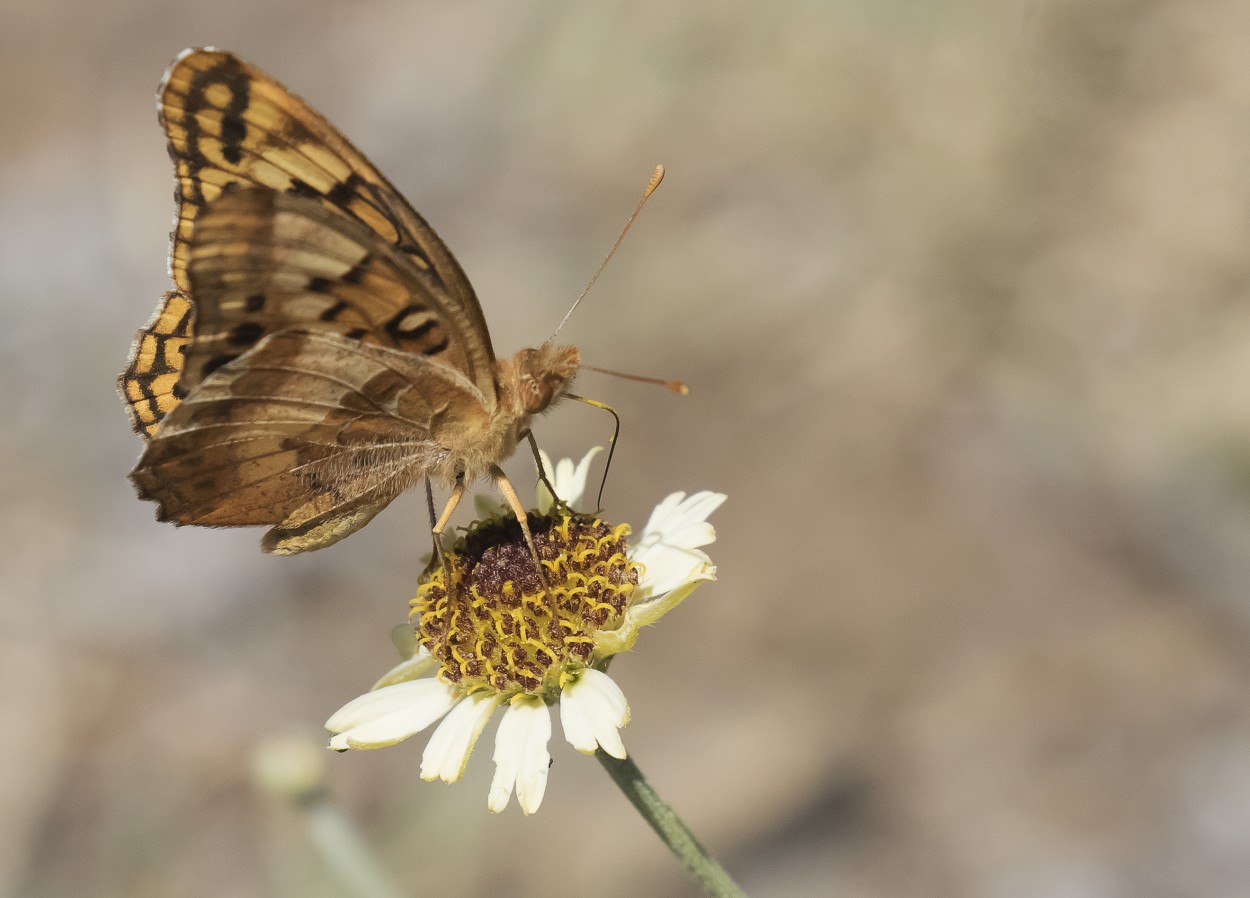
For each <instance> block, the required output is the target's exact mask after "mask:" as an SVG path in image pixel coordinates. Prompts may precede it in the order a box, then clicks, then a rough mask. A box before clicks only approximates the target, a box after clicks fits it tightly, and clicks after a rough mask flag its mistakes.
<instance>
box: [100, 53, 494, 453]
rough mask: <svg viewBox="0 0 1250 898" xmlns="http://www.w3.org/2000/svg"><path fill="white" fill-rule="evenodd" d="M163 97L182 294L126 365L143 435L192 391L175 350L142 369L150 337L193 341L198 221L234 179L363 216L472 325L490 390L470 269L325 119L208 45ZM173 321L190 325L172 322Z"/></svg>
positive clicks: (469, 334) (482, 380) (171, 77)
mask: <svg viewBox="0 0 1250 898" xmlns="http://www.w3.org/2000/svg"><path fill="white" fill-rule="evenodd" d="M158 105H159V110H160V116H161V123H162V125H163V126H164V128H165V132H166V135H167V137H168V139H169V153H170V156H171V158H172V159H173V162H174V169H175V174H176V177H177V189H176V199H177V202H178V213H177V219H176V221H175V224H174V231H173V234H172V247H171V251H170V259H169V268H170V275H171V277H172V278H173V281H174V286H175V287H176V288H177V291H179V292H180V293H181V294H182V298H181V299H179V300H178V301H177V302H174V301H173V300H171V299H168V298H167V300H166V301H165V304H164V305H163V307H162V308H161V309H160V310H158V313H157V315H156V316H155V318H154V319H153V322H152V324H150V325H149V326H148V327H147V328H146V329H145V330H143V331H140V333H139V335H138V338H137V340H136V343H135V347H134V349H133V351H132V357H131V361H130V364H129V365H128V366H127V368H126V370H125V371H124V372H123V373H122V376H121V379H120V386H121V390H122V392H123V395H124V396H125V397H126V400H127V402H128V403H129V407H130V411H131V417H132V423H133V424H134V427H135V429H136V430H137V431H139V432H140V433H141V434H144V435H145V436H151V434H152V432H153V431H154V430H155V428H156V426H157V425H158V424H159V423H160V421H161V418H162V417H163V416H164V415H166V414H168V412H169V411H170V410H171V409H172V408H173V407H174V406H176V405H177V403H178V401H180V398H181V397H180V396H179V393H185V392H186V391H187V390H188V389H189V388H190V384H187V383H180V378H181V374H182V371H183V361H182V359H181V358H180V357H179V355H178V353H177V352H176V351H175V352H166V353H164V354H163V358H162V359H161V360H160V362H161V365H160V366H158V367H156V368H149V367H148V366H147V365H145V363H144V358H143V354H144V353H145V352H148V351H149V349H150V344H151V342H152V340H156V341H173V340H184V341H185V340H192V341H193V340H194V339H195V336H196V330H197V328H198V327H199V323H198V322H197V321H196V318H197V313H196V310H195V306H196V304H198V302H199V297H198V296H196V294H195V288H194V285H193V284H192V283H191V277H190V273H189V269H190V264H191V253H192V245H193V242H194V234H195V230H196V224H197V221H198V219H199V217H200V215H201V214H202V213H203V212H204V210H205V209H206V208H207V207H208V206H209V204H211V203H212V202H213V201H214V200H215V199H217V198H218V197H219V196H220V195H221V193H222V191H223V190H226V189H227V188H229V187H230V186H231V185H250V186H255V187H263V188H267V189H269V190H271V191H276V192H281V193H290V194H295V195H298V196H302V197H306V198H309V199H313V200H315V201H317V202H319V203H321V204H322V205H324V206H325V207H326V208H328V209H330V210H332V211H333V212H334V213H335V214H340V215H343V216H345V217H348V218H351V219H354V220H355V221H357V222H359V223H361V224H362V225H363V226H364V227H365V228H367V229H368V231H369V232H371V233H372V234H374V235H376V238H377V240H378V241H379V242H381V243H384V244H386V245H388V246H390V247H391V248H392V249H393V250H394V251H396V252H398V253H401V254H403V255H404V256H405V257H406V258H407V259H409V260H410V262H411V264H412V266H413V267H414V268H415V269H417V270H419V271H422V272H424V273H425V275H426V279H427V283H428V289H429V292H430V293H431V294H433V299H434V300H437V301H439V302H441V303H442V304H443V305H444V306H446V307H448V308H450V309H454V310H455V311H456V313H457V314H458V315H460V316H463V318H464V319H465V320H466V321H468V322H469V323H470V327H468V328H467V329H466V332H465V334H464V337H463V339H464V354H465V356H466V357H467V358H468V359H470V362H469V363H468V364H469V367H468V368H467V369H464V370H465V373H466V374H467V375H468V376H469V377H470V379H471V380H473V382H474V383H475V384H476V385H477V386H478V389H479V390H481V391H482V392H483V393H484V394H487V395H490V396H492V397H493V393H494V384H493V380H492V377H493V375H492V364H493V362H494V354H493V351H492V348H491V344H490V336H489V333H488V332H487V329H486V323H485V319H484V318H483V316H482V311H481V308H480V306H479V305H478V302H477V299H476V297H475V296H474V293H473V288H472V287H471V286H470V284H469V282H468V279H467V278H466V277H465V275H464V272H463V271H462V270H461V268H460V266H459V264H458V263H457V262H456V260H455V259H454V258H453V257H452V255H451V253H450V252H449V251H448V250H447V248H446V246H444V244H443V242H442V241H441V240H440V239H439V237H438V235H437V234H435V233H434V231H433V230H432V229H431V228H430V227H429V225H427V224H426V223H425V221H424V220H423V219H422V218H421V216H419V215H418V214H417V213H416V212H415V211H414V210H413V209H412V207H411V206H410V205H409V204H408V203H407V202H406V201H405V200H404V199H403V197H402V196H400V194H399V193H398V192H397V191H396V190H395V188H394V187H393V186H392V185H391V184H390V183H389V182H388V181H387V180H386V178H384V177H383V176H382V175H381V174H380V173H379V172H378V171H377V169H375V168H374V167H373V165H372V164H371V163H369V161H368V160H367V159H366V158H365V157H364V156H363V155H362V154H361V153H360V152H359V151H358V150H356V148H355V147H353V146H352V145H351V143H349V142H348V141H347V139H346V138H344V137H343V136H342V135H341V134H340V133H339V132H338V130H337V129H335V128H334V126H333V125H331V124H330V123H329V122H328V121H327V120H326V119H325V118H323V117H322V116H321V115H320V114H319V113H317V112H315V111H314V110H313V109H312V108H311V107H309V106H308V105H307V104H306V103H305V102H304V101H303V100H301V99H300V98H299V97H297V96H296V95H295V94H293V93H291V92H290V91H289V90H287V89H286V88H285V87H283V86H282V85H281V84H279V83H278V82H277V81H275V80H274V79H273V78H270V77H269V76H268V75H266V74H265V73H264V72H262V71H260V70H259V69H257V68H255V67H254V66H251V65H249V64H248V63H246V62H243V61H242V60H240V59H239V58H238V57H236V56H234V55H232V54H230V53H226V52H222V51H218V50H210V49H205V50H187V51H185V52H184V53H183V54H182V55H180V56H179V57H178V59H176V60H175V61H174V64H173V65H172V66H171V67H170V69H169V71H168V72H167V73H166V76H165V80H164V82H163V83H162V85H161V89H160V93H159V104H158ZM184 302H187V303H189V304H190V306H191V309H192V312H191V315H189V316H187V317H186V319H185V320H183V319H182V318H181V317H180V316H176V315H174V314H173V309H174V308H177V307H179V306H180V305H181V304H182V303H184ZM172 323H178V324H179V325H180V326H181V327H182V330H181V331H178V332H174V331H173V330H169V329H167V328H166V325H167V324H172ZM290 323H292V324H300V323H315V322H301V321H298V320H296V321H292V322H290ZM147 338H150V339H147ZM145 344H148V345H147V346H146V347H145ZM166 369H168V370H166ZM154 371H159V373H156V374H154V373H153V372H154ZM171 375H177V377H174V376H171ZM153 377H160V378H162V380H161V382H160V386H161V389H160V391H159V392H153V391H150V390H146V389H145V383H146V381H145V378H147V379H151V378H153ZM171 383H172V384H173V386H169V388H168V389H165V387H166V386H167V385H168V384H171Z"/></svg>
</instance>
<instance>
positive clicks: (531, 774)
mask: <svg viewBox="0 0 1250 898" xmlns="http://www.w3.org/2000/svg"><path fill="white" fill-rule="evenodd" d="M599 451H600V450H599V449H594V450H592V451H591V452H590V453H589V454H588V455H587V456H586V457H585V458H583V459H582V460H581V462H580V463H577V464H574V463H573V462H572V461H571V460H569V459H564V460H562V461H561V462H560V463H559V464H557V465H556V466H555V468H554V476H553V478H552V480H553V483H552V485H553V486H554V488H555V491H556V493H557V494H558V495H559V496H560V497H561V498H562V499H563V503H556V502H555V501H553V499H552V496H551V494H550V493H549V492H548V491H547V490H546V489H545V488H543V487H542V486H541V485H540V487H539V491H538V507H537V509H536V510H535V511H533V512H531V513H530V515H529V526H530V530H531V532H532V534H533V537H534V544H535V547H536V549H537V551H538V555H539V559H540V560H541V562H542V566H543V576H542V578H541V579H540V578H539V577H538V576H537V572H536V570H535V567H534V560H533V556H532V555H531V554H530V550H529V548H528V547H527V546H526V544H525V542H524V540H523V538H522V535H521V528H520V526H519V525H518V524H517V522H516V520H515V519H514V518H513V517H512V515H511V513H510V512H508V511H506V510H503V509H501V508H498V507H492V506H490V505H489V504H488V503H487V504H480V505H479V513H484V514H485V520H483V521H479V522H477V523H475V524H474V525H473V526H472V527H470V528H469V529H468V531H467V532H465V534H464V535H463V536H462V537H460V539H459V540H457V541H456V542H455V544H454V545H452V546H450V547H448V548H446V549H445V550H444V554H445V556H446V564H445V565H443V564H439V563H438V561H437V560H435V561H432V562H431V563H430V565H429V566H428V567H427V568H426V571H425V573H424V574H423V576H422V578H421V583H420V586H419V588H418V591H417V597H416V598H415V599H413V600H412V603H411V604H412V610H411V613H410V615H409V620H410V622H411V623H412V625H413V627H414V629H415V633H416V640H415V642H416V651H415V653H414V654H413V655H412V657H411V658H409V659H408V660H406V661H404V662H402V663H401V664H399V665H398V666H397V667H395V668H393V669H392V670H391V671H389V672H388V673H387V674H386V675H385V676H383V677H382V679H380V680H379V681H378V682H377V683H376V684H374V686H373V689H372V690H371V691H370V692H368V693H366V694H365V695H362V696H360V697H359V698H357V699H355V700H354V701H351V702H348V703H347V704H346V705H344V706H343V707H342V708H341V709H339V711H338V712H337V713H336V714H335V715H334V716H333V717H331V718H330V719H329V720H328V721H326V728H327V729H329V730H330V731H331V732H332V733H334V734H335V735H334V736H333V737H332V738H331V739H330V748H332V749H335V750H337V751H346V750H348V749H363V748H381V747H382V746H386V745H393V744H395V743H396V742H400V741H402V740H404V739H407V738H408V737H409V736H412V735H415V734H416V733H419V732H421V731H422V730H424V729H426V728H427V727H429V726H432V725H433V724H435V723H438V726H437V727H436V728H435V730H434V732H433V734H432V735H431V736H430V740H429V742H428V743H427V744H426V747H425V753H424V754H423V755H422V758H421V777H422V779H426V780H435V779H441V780H443V781H444V782H448V783H451V782H455V781H456V780H458V779H459V778H460V777H461V775H462V774H463V773H464V769H465V766H466V765H467V764H468V760H469V755H470V754H471V753H472V751H473V746H474V745H475V744H476V742H477V739H478V737H479V736H480V735H481V734H482V730H483V729H484V728H485V727H486V724H487V722H488V721H489V720H490V718H491V716H492V715H493V714H494V713H495V711H496V710H498V709H500V708H503V709H504V713H503V716H502V719H501V720H500V722H499V728H498V731H497V733H496V735H495V751H494V761H495V776H494V780H493V781H492V783H491V787H490V795H489V799H488V802H487V804H488V806H489V808H490V810H492V811H495V812H499V811H502V810H503V809H504V808H505V807H507V805H508V802H509V801H510V799H511V797H512V794H513V792H515V793H516V796H517V801H518V802H519V803H520V805H521V810H522V811H524V812H525V813H526V814H532V813H533V812H534V811H536V810H538V807H539V805H540V804H541V803H542V799H543V793H544V791H545V790H546V786H547V770H548V767H549V766H550V763H551V756H550V755H549V754H548V752H547V743H548V742H549V740H550V738H551V710H550V709H551V706H553V705H559V708H560V727H561V729H562V730H563V732H564V738H565V739H567V740H568V742H569V743H570V744H571V745H572V746H573V747H574V748H576V749H577V750H578V751H581V752H584V753H586V754H592V753H594V751H595V750H596V749H600V748H601V749H603V751H605V752H606V753H607V754H609V755H612V756H613V757H616V758H622V759H623V758H625V756H626V752H625V745H624V743H623V742H622V741H621V734H620V730H621V728H622V727H624V726H625V724H626V723H628V722H629V704H628V703H627V702H626V700H625V695H624V693H622V692H621V689H620V687H619V686H617V684H616V682H615V681H614V680H613V679H612V678H611V677H610V676H608V674H607V673H606V668H607V666H608V663H609V662H610V660H611V659H612V657H613V656H614V655H616V654H619V653H620V652H625V651H629V650H630V649H631V648H633V646H634V642H635V641H636V640H637V638H638V631H639V630H640V629H641V628H643V627H645V626H647V625H649V624H653V623H655V622H656V621H658V620H659V619H660V618H661V617H663V616H664V615H665V614H667V613H668V612H669V611H671V610H672V609H673V608H675V607H677V605H679V604H680V603H681V602H682V601H683V600H684V599H685V598H686V597H687V596H688V595H690V593H691V592H693V591H694V589H695V588H696V587H697V586H698V585H699V584H700V583H702V582H703V581H705V580H713V579H715V573H716V568H715V567H713V565H712V563H711V560H710V559H709V558H708V556H707V555H706V554H705V553H704V552H703V551H702V549H701V547H703V546H706V545H708V544H710V543H711V542H713V541H714V540H715V539H716V532H715V531H714V530H713V529H712V525H711V524H709V523H707V518H708V516H709V515H710V514H711V513H712V512H713V511H715V510H716V509H717V508H718V507H719V506H720V504H721V503H722V502H724V501H725V496H724V495H723V494H721V493H712V492H699V493H694V494H693V495H690V496H687V495H686V494H685V493H673V494H672V495H670V496H668V497H667V498H666V499H664V501H662V502H661V503H660V504H659V505H658V506H656V508H655V510H654V511H653V512H652V513H651V518H650V520H649V521H648V522H647V526H646V527H644V528H643V531H642V534H641V535H640V536H639V537H638V538H637V539H631V538H630V535H631V530H630V527H629V525H628V524H616V525H613V524H610V523H607V522H605V521H603V520H601V519H599V518H598V517H595V516H592V515H580V514H576V513H573V514H570V513H569V511H568V508H569V507H571V506H576V505H577V504H579V503H580V502H581V500H582V498H583V494H584V492H585V489H586V477H587V474H588V472H589V470H590V464H591V461H592V460H593V458H594V456H595V454H596V453H597V452H599ZM543 467H544V469H545V470H547V471H552V466H551V464H550V461H549V460H548V459H547V457H546V456H545V455H544V456H543ZM448 575H450V578H451V582H450V584H448V582H447V576H448Z"/></svg>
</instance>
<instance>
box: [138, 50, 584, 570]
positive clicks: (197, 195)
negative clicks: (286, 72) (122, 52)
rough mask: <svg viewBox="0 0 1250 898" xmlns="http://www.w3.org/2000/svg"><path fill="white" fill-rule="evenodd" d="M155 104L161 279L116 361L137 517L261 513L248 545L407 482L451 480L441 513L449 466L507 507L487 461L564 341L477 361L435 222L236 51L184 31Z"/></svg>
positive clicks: (364, 514)
mask: <svg viewBox="0 0 1250 898" xmlns="http://www.w3.org/2000/svg"><path fill="white" fill-rule="evenodd" d="M158 107H159V111H160V119H161V124H162V125H163V127H164V129H165V133H166V135H167V136H168V138H169V154H170V156H171V157H172V159H173V162H174V169H175V173H176V177H177V187H176V191H175V199H176V201H177V205H178V213H177V218H176V220H175V223H174V231H173V234H172V235H171V241H172V246H171V251H170V258H169V271H170V276H171V278H172V280H173V286H174V289H172V290H171V291H170V292H169V293H167V294H166V295H165V298H164V300H163V302H162V303H161V305H160V306H159V307H158V309H157V310H156V314H155V316H154V317H153V319H152V320H151V322H150V323H149V324H148V325H147V326H146V327H145V328H143V329H142V330H140V331H139V333H138V335H137V337H136V340H135V343H134V346H133V348H132V351H131V357H130V361H129V364H128V365H127V366H126V369H125V370H124V371H123V372H122V374H121V376H120V377H119V379H118V386H119V390H120V392H121V394H122V397H123V400H124V401H125V403H126V406H127V409H128V411H129V414H130V418H131V423H132V425H133V426H134V429H135V430H136V431H137V432H138V433H139V434H140V435H142V436H143V437H144V438H145V439H146V440H147V443H146V446H145V448H144V451H143V455H142V457H141V458H140V459H139V462H138V464H137V465H136V466H135V468H134V470H133V471H132V472H131V475H130V477H131V480H132V481H133V482H134V484H135V486H136V487H137V489H138V492H139V495H140V497H141V498H143V499H148V500H151V501H153V502H156V503H157V505H158V511H157V518H158V519H159V520H163V521H172V522H173V523H175V524H177V525H183V524H195V525H199V526H206V527H241V526H251V525H264V526H268V527H269V528H270V529H269V530H268V531H267V532H266V533H265V535H264V537H263V538H262V541H261V548H262V549H263V550H264V551H266V552H271V553H274V554H281V555H289V554H295V553H298V552H306V551H310V550H313V549H320V548H322V547H324V546H328V545H331V544H332V543H335V542H337V541H339V540H340V539H343V538H344V537H346V536H349V535H350V534H352V533H354V532H356V531H357V530H359V529H360V528H361V527H363V526H364V525H365V524H367V523H368V522H369V521H370V520H371V519H372V518H373V516H374V515H376V514H377V513H378V512H379V511H381V510H382V509H383V508H384V507H385V506H386V505H387V504H388V503H389V502H390V501H391V500H392V499H394V498H395V497H396V496H398V495H399V494H400V493H402V492H403V491H405V490H406V489H408V488H409V487H412V486H414V485H416V484H417V483H420V482H421V481H422V480H423V479H424V480H425V481H426V483H427V486H428V483H429V480H430V479H433V480H434V481H435V482H439V483H442V484H444V485H447V486H449V487H451V488H452V489H453V493H452V498H451V500H450V501H449V503H448V507H447V509H446V511H444V514H443V516H442V519H441V520H440V521H439V524H438V526H436V527H435V532H436V533H438V532H441V528H442V526H443V525H444V524H445V523H446V520H447V518H448V516H449V515H450V513H451V510H452V509H453V508H454V507H455V503H456V502H458V501H459V498H460V496H461V495H462V494H463V492H464V484H465V483H466V482H472V481H473V480H475V479H477V478H479V477H482V476H487V475H489V476H493V477H494V478H495V479H496V483H497V484H498V485H499V486H500V488H501V490H502V491H503V492H504V495H505V497H506V498H508V500H509V504H511V505H512V506H513V509H514V511H517V513H518V517H521V518H522V522H523V511H522V510H521V509H520V505H519V503H518V502H517V501H516V500H515V492H514V491H512V489H511V486H510V485H508V484H507V479H506V478H505V477H504V476H503V472H502V471H501V470H500V469H499V463H500V462H501V461H503V460H504V459H506V458H507V457H508V456H510V455H511V454H512V453H513V452H514V451H515V449H516V447H517V445H518V442H519V441H520V440H521V439H524V438H525V437H526V436H527V435H528V431H529V425H530V420H531V418H532V417H533V416H534V415H537V414H539V413H540V412H542V411H544V410H545V409H547V408H548V407H549V406H550V405H551V404H552V403H553V402H555V401H556V400H557V399H559V398H560V397H561V396H562V395H563V394H565V393H566V391H567V388H568V386H569V385H570V383H571V381H572V380H573V378H574V376H575V375H576V373H577V370H578V367H579V364H580V358H579V354H578V350H577V348H576V347H574V346H553V345H551V344H550V341H549V342H548V343H545V344H543V345H542V346H540V347H538V348H536V349H523V350H521V351H520V352H518V353H517V354H516V355H514V356H513V357H512V358H505V359H497V358H496V357H495V353H494V350H493V349H492V347H491V340H490V333H489V331H488V330H487V328H486V320H485V318H484V317H483V314H482V309H481V306H480V305H479V304H478V301H477V298H476V296H475V295H474V292H473V288H472V287H471V286H470V284H469V281H468V279H467V278H466V277H465V274H464V272H463V271H462V270H461V268H460V266H459V264H458V263H457V262H456V260H455V258H454V257H453V256H452V255H451V253H450V252H449V251H448V249H447V247H446V246H444V245H443V242H442V241H441V240H440V239H439V237H438V235H437V234H435V233H434V231H433V230H432V229H431V228H430V226H429V225H428V224H426V222H425V220H424V219H422V218H421V216H420V215H418V214H417V213H416V211H415V210H413V208H412V207H411V206H410V205H409V204H408V202H407V201H406V200H404V198H403V197H402V196H401V195H400V194H399V192H398V191H397V190H396V189H395V188H394V187H393V186H392V185H391V184H390V182H389V181H387V180H386V178H385V177H383V176H382V175H381V174H380V173H379V172H378V171H377V169H375V168H374V167H373V165H372V164H371V163H370V162H369V161H368V160H367V159H366V158H365V157H364V156H363V155H362V154H361V153H360V152H359V151H358V150H357V149H356V148H355V147H353V146H352V145H351V144H350V143H349V142H348V141H347V139H346V138H345V137H343V136H342V135H341V134H340V133H339V132H338V130H336V129H335V127H334V126H333V125H331V124H330V123H329V122H328V121H327V120H326V119H325V118H323V117H322V116H321V115H320V114H319V113H317V112H315V111H314V110H313V109H312V108H311V107H309V106H308V105H307V104H306V103H305V102H304V101H303V100H301V99H299V98H298V97H297V96H295V95H294V94H293V93H291V92H290V91H289V90H287V89H286V88H285V87H283V86H282V85H281V84H279V83H278V82H277V81H276V80H274V79H273V78H271V77H270V76H268V75H266V74H265V73H264V72H262V71H260V70H259V69H257V68H255V67H254V66H252V65H249V64H248V63H246V62H244V61H242V60H241V59H239V58H238V57H236V56H234V55H232V54H230V53H227V52H223V51H220V50H214V49H192V50H186V51H184V52H183V53H182V54H181V55H180V56H179V57H178V58H177V59H176V60H175V61H174V63H173V65H172V66H171V67H170V69H169V71H168V72H167V73H166V75H165V78H164V81H163V82H162V84H161V87H160V90H159V93H158ZM531 439H532V438H531ZM523 523H524V522H523ZM527 532H528V531H527Z"/></svg>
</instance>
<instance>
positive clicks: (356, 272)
mask: <svg viewBox="0 0 1250 898" xmlns="http://www.w3.org/2000/svg"><path fill="white" fill-rule="evenodd" d="M368 267H369V254H368V253H366V254H365V256H364V258H363V259H361V260H360V261H359V262H357V263H356V264H355V265H353V266H352V267H351V269H350V270H349V271H348V272H347V274H345V275H343V276H342V277H341V278H339V280H341V281H342V282H343V283H345V284H359V283H360V282H361V281H362V280H364V276H365V269H366V268H368Z"/></svg>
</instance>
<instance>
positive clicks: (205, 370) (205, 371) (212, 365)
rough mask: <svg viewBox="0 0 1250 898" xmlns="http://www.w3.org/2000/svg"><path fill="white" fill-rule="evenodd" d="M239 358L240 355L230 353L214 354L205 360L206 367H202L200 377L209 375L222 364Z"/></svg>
mask: <svg viewBox="0 0 1250 898" xmlns="http://www.w3.org/2000/svg"><path fill="white" fill-rule="evenodd" d="M237 358H238V355H230V354H229V353H225V354H222V355H215V356H213V357H212V358H211V359H209V360H208V361H207V362H205V363H204V367H202V368H201V369H200V377H208V376H209V375H210V374H212V373H213V372H214V371H216V370H217V369H218V368H220V367H221V366H222V365H228V364H230V363H231V362H233V361H234V360H235V359H237Z"/></svg>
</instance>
